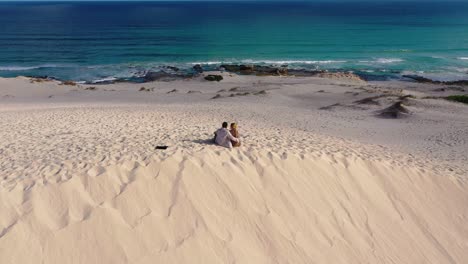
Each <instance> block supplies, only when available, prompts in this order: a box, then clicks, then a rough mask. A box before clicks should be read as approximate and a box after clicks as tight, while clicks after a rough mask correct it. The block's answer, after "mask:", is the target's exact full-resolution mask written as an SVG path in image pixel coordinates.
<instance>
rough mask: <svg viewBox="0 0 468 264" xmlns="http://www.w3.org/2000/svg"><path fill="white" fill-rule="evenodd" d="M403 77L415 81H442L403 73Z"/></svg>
mask: <svg viewBox="0 0 468 264" xmlns="http://www.w3.org/2000/svg"><path fill="white" fill-rule="evenodd" d="M403 77H404V78H408V79H411V80H413V81H416V82H418V83H437V84H438V83H442V82H440V81H433V80H431V79H428V78H426V77H422V76H418V75H403Z"/></svg>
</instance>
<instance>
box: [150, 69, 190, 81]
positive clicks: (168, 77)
mask: <svg viewBox="0 0 468 264" xmlns="http://www.w3.org/2000/svg"><path fill="white" fill-rule="evenodd" d="M191 77H193V75H191V74H175V73H168V72H164V71H158V72H152V71H150V72H147V73H146V74H145V75H144V76H143V81H145V82H153V81H173V80H181V79H187V78H191Z"/></svg>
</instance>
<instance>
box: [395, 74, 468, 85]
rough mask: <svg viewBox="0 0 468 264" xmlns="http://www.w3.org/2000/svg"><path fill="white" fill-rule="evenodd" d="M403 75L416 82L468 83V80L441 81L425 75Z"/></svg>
mask: <svg viewBox="0 0 468 264" xmlns="http://www.w3.org/2000/svg"><path fill="white" fill-rule="evenodd" d="M403 77H405V78H408V79H412V80H414V81H416V82H418V83H432V84H446V85H460V86H467V85H468V80H458V81H447V82H442V81H434V80H431V79H429V78H425V77H422V76H418V75H403Z"/></svg>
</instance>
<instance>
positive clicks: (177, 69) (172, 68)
mask: <svg viewBox="0 0 468 264" xmlns="http://www.w3.org/2000/svg"><path fill="white" fill-rule="evenodd" d="M163 68H166V69H169V70H172V71H175V72H178V71H179V68H177V67H174V66H164V67H163Z"/></svg>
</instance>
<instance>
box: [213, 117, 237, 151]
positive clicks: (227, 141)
mask: <svg viewBox="0 0 468 264" xmlns="http://www.w3.org/2000/svg"><path fill="white" fill-rule="evenodd" d="M227 127H228V123H227V122H223V124H222V127H221V128H220V129H218V130H216V132H215V143H216V144H218V145H220V146H223V147H226V148H232V142H234V143H240V140H239V139H238V138H236V137H234V136H233V135H232V134H231V132H229V130H228V129H227Z"/></svg>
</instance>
